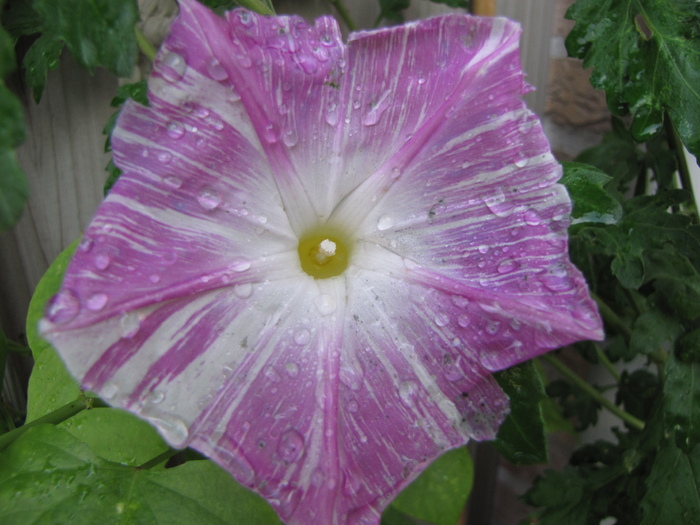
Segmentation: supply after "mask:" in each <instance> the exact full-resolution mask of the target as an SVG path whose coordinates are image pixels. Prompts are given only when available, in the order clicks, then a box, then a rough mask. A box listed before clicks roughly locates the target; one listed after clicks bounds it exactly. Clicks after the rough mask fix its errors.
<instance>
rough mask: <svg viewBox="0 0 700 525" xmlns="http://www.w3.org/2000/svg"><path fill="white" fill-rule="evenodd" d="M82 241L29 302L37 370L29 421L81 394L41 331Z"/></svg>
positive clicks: (29, 331)
mask: <svg viewBox="0 0 700 525" xmlns="http://www.w3.org/2000/svg"><path fill="white" fill-rule="evenodd" d="M79 242H80V241H79V240H77V241H75V242H74V243H73V244H71V245H70V246H69V247H68V248H66V249H65V250H64V251H63V252H62V253H61V254H60V255H59V256H58V257H57V258H56V260H55V261H54V262H53V264H51V266H50V267H49V269H48V270H46V273H45V274H44V276H43V277H42V278H41V280H40V281H39V284H38V285H37V287H36V290H35V291H34V295H33V296H32V300H31V302H30V303H29V313H28V315H27V341H28V343H29V347H30V348H31V349H32V355H33V357H34V368H33V369H32V375H31V377H30V378H29V390H28V393H27V397H28V399H27V421H33V420H35V419H38V418H40V417H41V416H44V415H46V414H48V413H49V412H51V411H53V410H55V409H57V408H59V407H62V406H63V405H65V404H67V403H70V402H72V401H74V400H75V399H76V398H77V397H78V396H79V395H80V392H81V391H80V387H79V386H78V383H76V381H75V380H74V379H73V377H72V376H71V375H70V374H69V373H68V370H66V367H65V365H64V364H63V361H62V360H61V358H60V357H59V356H58V353H56V351H55V350H54V349H53V347H52V346H51V345H50V344H49V343H48V342H47V341H45V340H44V339H42V338H41V337H40V336H39V333H38V331H37V325H38V323H39V319H41V318H42V317H43V316H44V309H45V307H46V303H47V302H48V301H49V299H51V297H53V296H54V295H55V294H56V293H57V292H58V290H59V288H60V287H61V282H62V281H63V274H64V273H65V271H66V268H68V264H69V263H70V259H71V257H72V256H73V253H74V252H75V250H76V248H77V246H78V243H79Z"/></svg>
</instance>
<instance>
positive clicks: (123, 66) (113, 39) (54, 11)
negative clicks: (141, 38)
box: [33, 0, 139, 77]
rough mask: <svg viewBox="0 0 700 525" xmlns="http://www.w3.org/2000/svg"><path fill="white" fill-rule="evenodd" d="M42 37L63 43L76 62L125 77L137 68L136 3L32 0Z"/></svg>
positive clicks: (109, 0)
mask: <svg viewBox="0 0 700 525" xmlns="http://www.w3.org/2000/svg"><path fill="white" fill-rule="evenodd" d="M33 7H34V9H36V11H37V12H38V13H39V14H40V15H41V17H42V19H43V20H44V24H45V25H44V31H45V34H51V35H53V36H54V37H56V38H60V39H61V40H63V41H65V43H66V46H67V47H68V49H69V50H70V52H71V54H72V55H73V57H74V58H75V59H76V61H77V62H78V63H79V64H80V65H82V66H83V67H85V68H87V69H88V70H89V71H92V69H93V68H95V67H96V66H103V67H105V68H107V69H108V70H109V71H111V72H112V73H113V74H115V75H117V76H120V77H127V76H129V75H130V74H131V72H132V68H133V67H134V65H135V64H136V56H137V52H138V45H137V42H136V34H135V32H134V28H135V25H136V22H137V21H138V19H139V11H138V6H137V4H136V0H91V1H89V2H86V1H85V0H35V1H34V3H33Z"/></svg>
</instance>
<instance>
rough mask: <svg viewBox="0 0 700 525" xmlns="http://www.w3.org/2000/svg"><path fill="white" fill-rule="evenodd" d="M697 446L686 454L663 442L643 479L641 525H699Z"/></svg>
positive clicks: (670, 442)
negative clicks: (649, 470) (643, 493)
mask: <svg viewBox="0 0 700 525" xmlns="http://www.w3.org/2000/svg"><path fill="white" fill-rule="evenodd" d="M699 478H700V447H695V448H694V449H693V451H692V452H690V453H686V452H684V451H683V450H681V449H680V448H678V447H677V446H676V445H675V444H674V443H673V442H672V441H666V442H665V443H664V444H663V445H662V447H661V450H660V451H659V453H658V454H657V456H656V459H655V461H654V465H653V467H652V470H651V472H650V473H649V477H648V478H647V480H646V486H647V493H646V494H645V495H644V498H643V499H642V501H641V508H642V512H643V519H642V522H641V525H667V524H670V523H673V524H676V523H678V524H680V523H682V524H683V525H697V524H700V498H699V497H698V494H700V483H699Z"/></svg>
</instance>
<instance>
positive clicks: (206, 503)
mask: <svg viewBox="0 0 700 525" xmlns="http://www.w3.org/2000/svg"><path fill="white" fill-rule="evenodd" d="M0 465H1V466H2V468H1V469H0V522H1V523H3V524H5V525H26V524H29V523H37V524H38V523H42V524H64V523H70V524H72V525H93V524H96V523H107V524H110V523H129V524H132V523H133V524H144V525H146V524H152V523H168V524H173V525H190V524H193V523H196V524H197V525H210V524H212V525H214V524H216V525H225V524H230V523H241V524H242V523H245V524H251V525H268V524H279V523H280V522H279V519H278V518H277V516H276V514H275V512H274V510H272V508H271V507H270V506H269V505H268V504H267V503H266V502H265V501H264V500H263V499H262V498H260V497H259V496H257V495H255V494H253V493H252V492H250V491H248V490H247V489H245V488H244V487H242V486H241V485H239V484H238V483H236V482H235V481H234V480H233V478H232V477H231V476H230V475H229V474H228V473H226V472H225V471H223V470H222V469H220V468H219V467H217V466H216V465H214V463H212V462H211V461H190V462H187V463H185V464H184V465H181V466H179V467H175V468H169V469H156V470H143V469H137V468H134V467H127V466H123V465H119V464H117V463H112V462H108V461H105V460H103V459H101V458H99V457H98V456H97V455H96V454H94V453H93V452H92V451H91V450H90V448H89V447H88V446H87V445H85V444H84V443H81V442H80V441H79V440H78V439H76V438H75V437H74V436H72V435H71V434H70V433H69V432H67V431H66V430H64V429H61V428H58V427H55V426H53V425H39V426H37V427H35V428H32V429H30V430H28V431H27V432H26V433H25V434H24V435H22V436H21V437H20V438H18V439H17V441H15V442H14V443H13V444H12V445H11V446H10V447H8V448H7V449H6V450H5V451H4V452H3V453H2V454H0Z"/></svg>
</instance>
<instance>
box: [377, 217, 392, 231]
mask: <svg viewBox="0 0 700 525" xmlns="http://www.w3.org/2000/svg"><path fill="white" fill-rule="evenodd" d="M393 225H394V219H393V218H392V217H390V216H389V215H382V216H381V217H379V220H378V221H377V229H378V230H380V231H384V230H388V229H389V228H391V227H392V226H393Z"/></svg>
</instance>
